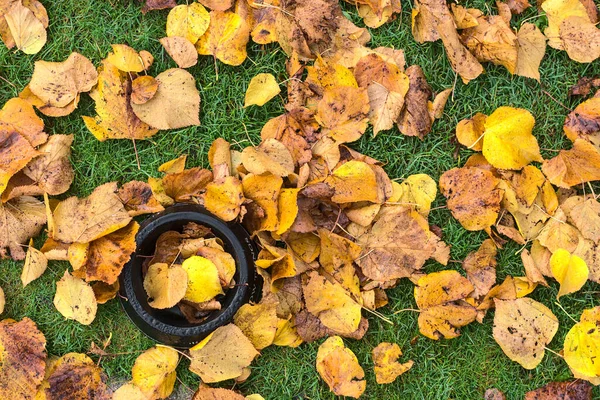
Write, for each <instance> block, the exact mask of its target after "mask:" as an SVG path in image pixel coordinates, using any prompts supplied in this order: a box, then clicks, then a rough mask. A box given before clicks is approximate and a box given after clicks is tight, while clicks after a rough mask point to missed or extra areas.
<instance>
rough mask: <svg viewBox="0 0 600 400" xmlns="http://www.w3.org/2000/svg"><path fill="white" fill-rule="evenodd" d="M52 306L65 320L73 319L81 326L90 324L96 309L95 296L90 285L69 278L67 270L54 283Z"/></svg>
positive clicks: (94, 316)
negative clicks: (54, 292) (54, 291)
mask: <svg viewBox="0 0 600 400" xmlns="http://www.w3.org/2000/svg"><path fill="white" fill-rule="evenodd" d="M54 306H55V307H56V309H57V310H58V312H60V313H61V314H62V315H63V316H64V317H65V318H67V319H74V320H76V321H77V322H79V323H80V324H82V325H89V324H91V323H92V321H94V318H96V311H97V309H98V304H97V303H96V296H94V291H93V290H92V288H91V287H90V285H89V284H88V283H86V282H85V281H83V280H81V279H79V278H75V277H73V276H71V274H69V271H68V270H67V271H65V274H64V275H63V277H62V278H61V279H60V280H59V281H58V282H56V294H55V295H54Z"/></svg>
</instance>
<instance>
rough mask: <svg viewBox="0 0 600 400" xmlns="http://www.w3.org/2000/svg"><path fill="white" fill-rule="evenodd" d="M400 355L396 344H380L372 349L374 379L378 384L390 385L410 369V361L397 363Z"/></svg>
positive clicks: (411, 362) (400, 352)
mask: <svg viewBox="0 0 600 400" xmlns="http://www.w3.org/2000/svg"><path fill="white" fill-rule="evenodd" d="M401 355H402V351H401V350H400V346H398V345H397V344H396V343H380V344H378V345H377V347H375V348H374V349H373V364H375V366H374V369H375V379H376V381H377V383H378V384H380V385H381V384H383V383H392V382H394V381H395V380H396V378H398V377H399V376H400V375H402V374H403V373H405V372H406V371H408V370H409V369H411V368H412V366H413V364H414V362H413V361H412V360H410V361H408V362H406V363H404V364H400V363H399V362H398V358H399V357H400V356H401Z"/></svg>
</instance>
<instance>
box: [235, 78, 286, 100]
mask: <svg viewBox="0 0 600 400" xmlns="http://www.w3.org/2000/svg"><path fill="white" fill-rule="evenodd" d="M280 92H281V89H279V84H278V83H277V81H276V80H275V77H274V76H273V75H271V74H265V73H263V74H258V75H256V76H255V77H254V78H252V80H250V84H248V89H246V97H245V99H244V108H245V107H248V106H252V105H256V106H259V107H262V106H264V105H265V104H266V103H267V102H269V100H271V99H272V98H273V97H275V96H277V95H278V94H279V93H280Z"/></svg>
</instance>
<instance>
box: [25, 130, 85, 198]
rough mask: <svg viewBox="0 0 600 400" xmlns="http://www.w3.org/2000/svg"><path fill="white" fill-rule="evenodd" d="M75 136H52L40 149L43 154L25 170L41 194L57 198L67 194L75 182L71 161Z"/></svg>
mask: <svg viewBox="0 0 600 400" xmlns="http://www.w3.org/2000/svg"><path fill="white" fill-rule="evenodd" d="M72 143H73V135H52V136H50V137H49V138H48V141H47V142H46V143H45V144H43V145H42V146H40V147H39V148H38V151H39V152H40V153H42V154H41V155H40V156H39V157H36V158H35V159H34V160H33V161H31V162H30V163H29V164H27V166H26V167H25V168H24V169H23V173H24V174H25V175H27V176H28V177H29V178H30V179H31V180H32V181H33V182H34V184H35V185H37V186H38V187H39V188H40V192H41V193H40V194H43V193H47V194H48V195H52V196H56V195H59V194H62V193H64V192H66V191H67V190H68V189H69V187H71V183H72V182H73V177H74V175H75V174H74V172H73V167H72V166H71V161H70V160H69V158H70V156H71V145H72Z"/></svg>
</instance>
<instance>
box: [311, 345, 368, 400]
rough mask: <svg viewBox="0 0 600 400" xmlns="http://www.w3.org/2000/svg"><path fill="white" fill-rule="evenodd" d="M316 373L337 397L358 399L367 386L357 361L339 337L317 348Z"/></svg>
mask: <svg viewBox="0 0 600 400" xmlns="http://www.w3.org/2000/svg"><path fill="white" fill-rule="evenodd" d="M317 372H318V373H319V375H321V378H323V380H324V381H325V382H326V383H327V385H328V386H329V389H330V390H331V391H332V392H333V393H335V394H336V395H338V396H348V397H354V398H359V397H360V396H361V395H362V394H363V392H364V391H365V388H366V386H367V382H366V381H365V380H364V377H365V372H364V371H363V369H362V367H361V366H360V364H359V363H358V359H357V358H356V356H355V355H354V353H353V352H352V350H350V349H348V348H346V347H345V346H344V342H343V341H342V338H340V337H339V336H333V337H330V338H329V339H327V340H326V341H324V342H323V344H321V345H320V346H319V351H318V352H317Z"/></svg>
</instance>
